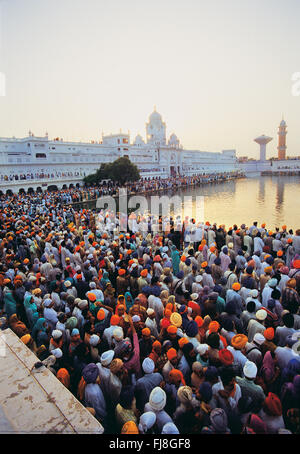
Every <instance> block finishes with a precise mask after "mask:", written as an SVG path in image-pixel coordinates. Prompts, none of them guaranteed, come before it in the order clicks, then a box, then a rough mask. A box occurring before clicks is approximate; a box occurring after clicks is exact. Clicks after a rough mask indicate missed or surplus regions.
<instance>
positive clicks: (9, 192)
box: [0, 183, 80, 196]
mask: <svg viewBox="0 0 300 454" xmlns="http://www.w3.org/2000/svg"><path fill="white" fill-rule="evenodd" d="M75 188H77V189H79V188H80V184H79V183H77V184H76V185H74V184H73V183H71V184H69V185H67V184H64V185H63V186H62V188H61V189H62V190H64V189H75ZM45 190H46V191H47V192H49V191H50V192H51V191H58V190H59V188H58V187H57V185H56V184H52V185H49V186H48V187H47V188H45ZM34 192H39V193H43V192H44V191H43V189H42V187H41V186H38V187H37V188H36V190H34V188H31V187H30V188H28V189H27V190H25V189H24V188H20V189H19V191H18V193H19V194H32V193H34ZM13 193H14V191H12V190H11V189H7V190H6V191H5V192H3V191H1V190H0V196H3V195H7V196H12V195H13Z"/></svg>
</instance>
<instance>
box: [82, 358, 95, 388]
mask: <svg viewBox="0 0 300 454" xmlns="http://www.w3.org/2000/svg"><path fill="white" fill-rule="evenodd" d="M98 375H99V369H98V366H96V364H94V363H90V364H88V365H87V366H85V368H84V369H83V371H82V376H83V379H84V381H85V382H86V383H87V384H88V383H95V381H96V380H97V377H98Z"/></svg>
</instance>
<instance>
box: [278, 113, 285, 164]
mask: <svg viewBox="0 0 300 454" xmlns="http://www.w3.org/2000/svg"><path fill="white" fill-rule="evenodd" d="M286 135H287V130H286V122H285V121H284V119H282V121H281V123H280V125H279V127H278V147H277V150H278V159H280V160H281V159H286Z"/></svg>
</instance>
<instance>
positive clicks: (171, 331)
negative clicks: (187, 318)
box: [167, 325, 177, 334]
mask: <svg viewBox="0 0 300 454" xmlns="http://www.w3.org/2000/svg"><path fill="white" fill-rule="evenodd" d="M167 332H168V333H169V334H176V333H177V327H176V326H175V325H170V326H168V328H167Z"/></svg>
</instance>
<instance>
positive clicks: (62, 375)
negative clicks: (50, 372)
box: [56, 367, 70, 388]
mask: <svg viewBox="0 0 300 454" xmlns="http://www.w3.org/2000/svg"><path fill="white" fill-rule="evenodd" d="M56 377H57V378H58V380H59V381H60V382H61V383H62V384H63V385H65V387H66V388H69V387H70V374H69V372H68V371H67V369H64V368H63V367H62V368H61V369H59V370H58V371H57V374H56Z"/></svg>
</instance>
